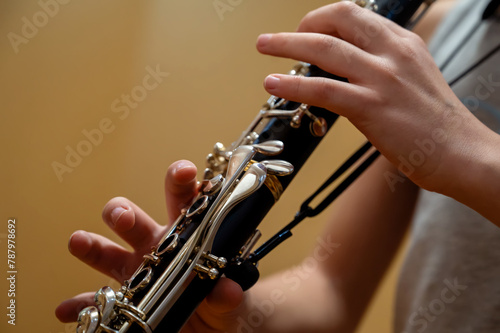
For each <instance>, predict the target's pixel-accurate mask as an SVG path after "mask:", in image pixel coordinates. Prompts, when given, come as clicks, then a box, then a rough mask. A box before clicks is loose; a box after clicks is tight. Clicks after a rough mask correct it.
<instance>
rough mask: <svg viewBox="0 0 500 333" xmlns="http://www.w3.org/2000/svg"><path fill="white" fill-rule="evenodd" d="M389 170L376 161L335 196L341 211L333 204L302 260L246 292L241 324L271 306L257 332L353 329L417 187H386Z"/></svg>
mask: <svg viewBox="0 0 500 333" xmlns="http://www.w3.org/2000/svg"><path fill="white" fill-rule="evenodd" d="M388 172H392V173H397V170H396V169H395V168H394V167H393V166H392V165H391V164H390V163H389V162H388V161H387V160H385V159H384V158H380V159H379V160H378V161H376V162H375V164H374V165H373V166H372V167H370V168H369V169H368V170H367V171H366V172H365V174H363V175H362V176H361V177H360V179H358V180H357V181H356V182H355V183H354V184H353V185H352V186H351V187H350V188H349V189H348V190H347V191H346V192H345V193H344V194H343V195H342V196H341V197H340V198H339V199H338V200H337V201H336V203H335V206H337V207H338V208H340V209H335V207H334V210H335V211H334V212H333V214H332V217H331V219H330V222H329V223H328V226H327V228H326V229H325V231H324V232H323V234H322V235H321V236H320V237H319V238H318V242H317V244H316V245H315V246H314V247H313V249H312V251H311V254H310V255H309V256H308V257H306V258H305V259H304V260H303V262H302V264H300V265H299V266H296V267H293V268H291V269H289V270H287V271H285V272H281V273H279V274H276V275H273V276H271V277H269V278H266V279H264V280H263V281H261V282H259V283H258V284H257V285H256V286H255V287H254V288H253V289H251V290H250V294H251V295H252V296H251V297H250V299H249V301H248V305H249V307H248V310H247V312H245V315H244V316H242V317H241V318H242V319H240V320H243V323H246V324H248V325H251V324H252V323H254V324H255V323H257V321H256V322H253V320H257V318H258V316H259V315H261V314H263V311H262V309H264V310H265V309H269V308H272V311H270V312H271V313H272V314H271V315H269V316H267V315H263V316H261V318H260V319H261V320H262V321H261V322H260V323H259V329H258V330H257V331H258V332H273V333H274V332H352V331H354V329H355V327H356V326H357V324H358V322H359V321H360V319H361V317H362V315H363V313H364V311H365V309H366V307H367V305H368V303H369V301H370V299H371V297H372V295H373V293H374V291H375V290H376V288H377V286H378V283H379V282H380V280H381V279H382V277H383V275H384V273H385V270H386V268H387V267H388V265H389V264H390V262H391V260H392V257H393V255H394V253H395V252H396V250H397V249H398V247H399V244H400V242H401V239H402V238H403V235H404V233H405V231H406V229H407V226H408V224H409V220H410V218H411V216H412V212H413V207H414V203H415V199H416V195H417V191H418V188H417V187H416V186H415V185H414V184H413V183H411V182H410V181H409V180H406V181H405V182H403V183H400V184H397V186H392V185H394V184H391V183H390V182H389V181H388V180H389V178H387V173H388ZM262 304H267V305H268V306H267V307H265V306H262ZM239 325H243V324H242V322H240V323H239Z"/></svg>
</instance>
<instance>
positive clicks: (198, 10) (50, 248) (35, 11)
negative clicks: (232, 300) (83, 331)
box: [0, 0, 399, 333]
mask: <svg viewBox="0 0 500 333" xmlns="http://www.w3.org/2000/svg"><path fill="white" fill-rule="evenodd" d="M326 3H327V1H319V0H309V1H295V0H286V1H285V0H275V1H244V0H231V1H230V0H209V1H181V0H174V1H154V0H151V1H123V0H122V1H117V0H109V1H94V0H90V1H78V0H72V1H70V0H40V1H34V0H30V1H1V2H0V35H1V36H2V38H1V42H0V97H1V98H0V100H1V102H2V104H1V121H0V126H1V127H0V135H1V142H2V147H3V148H2V163H1V173H0V177H1V188H2V190H1V198H0V205H1V216H0V219H1V224H0V245H1V246H0V248H1V251H0V253H2V256H3V257H2V258H1V259H0V262H1V265H0V267H1V269H2V275H6V274H7V273H6V272H7V271H8V268H7V266H6V265H7V258H6V256H7V255H6V253H7V233H8V230H7V223H8V220H9V219H11V218H15V219H16V239H15V240H16V249H15V250H16V258H15V261H16V269H17V271H18V273H17V280H16V297H15V300H16V326H12V325H8V324H7V319H8V318H7V319H6V313H7V310H6V307H7V306H8V302H9V297H8V296H7V289H8V288H7V287H8V286H7V284H6V279H5V277H4V278H2V279H0V280H1V281H2V282H1V284H0V285H1V291H0V308H1V309H3V310H2V313H1V316H0V318H2V319H1V321H0V331H1V332H47V333H66V332H73V331H74V328H75V324H63V323H60V322H58V321H57V319H56V318H55V316H54V309H55V307H56V306H57V305H58V304H59V302H60V301H62V300H64V299H66V298H69V297H71V296H73V295H75V294H78V293H80V292H83V291H90V290H96V289H97V288H100V287H101V286H103V285H109V284H111V285H113V286H114V287H117V286H118V283H117V282H113V281H111V280H110V279H109V278H107V277H105V276H102V275H100V274H99V273H97V272H94V271H92V270H91V269H89V268H88V267H86V266H85V265H84V264H82V263H80V262H79V261H78V260H76V259H75V258H73V257H72V256H71V255H70V254H69V252H68V251H67V241H68V239H69V236H70V235H71V234H72V233H73V232H74V231H75V230H77V229H85V230H88V231H92V232H96V233H101V234H104V235H105V236H107V237H109V238H111V239H114V240H117V237H115V236H114V235H113V234H112V232H110V231H109V230H108V229H107V228H106V227H105V225H104V223H102V221H101V209H102V207H103V206H104V204H105V203H106V202H107V201H108V200H109V199H111V198H112V197H115V196H125V197H128V198H130V199H131V200H132V201H135V202H136V203H137V204H138V205H139V206H141V207H142V208H143V209H144V210H146V211H147V212H148V213H149V214H150V215H151V216H152V217H154V218H155V219H156V220H157V221H158V222H159V223H164V222H165V221H166V218H167V215H166V211H165V208H164V194H163V179H164V175H165V172H166V170H167V167H168V165H169V164H170V163H172V162H173V161H175V160H178V159H190V160H192V161H194V162H195V163H196V164H197V165H200V166H202V165H203V163H204V158H205V156H206V155H207V153H209V152H211V149H212V147H213V144H214V143H215V142H217V141H220V142H223V143H225V144H226V145H229V144H230V143H231V142H232V141H234V140H235V139H236V138H237V137H238V136H239V134H240V133H241V131H242V130H243V129H245V128H246V127H247V125H248V124H249V122H250V121H251V120H252V119H253V117H254V115H255V114H256V113H257V111H258V110H259V107H260V106H261V105H262V104H263V103H264V102H265V101H266V100H267V94H266V92H265V91H264V89H263V88H262V81H263V79H264V77H265V76H266V75H267V74H269V73H272V72H278V73H283V72H287V71H288V70H289V69H290V68H291V66H292V65H293V62H292V61H287V60H282V59H275V58H270V57H266V56H262V55H259V54H258V53H257V52H256V50H255V41H256V38H257V36H258V35H259V34H260V33H263V32H278V31H291V30H294V29H295V27H296V26H297V24H298V22H299V20H300V19H301V18H302V16H303V15H304V14H305V13H307V12H308V11H310V10H312V9H315V8H317V7H319V6H322V5H325V4H326ZM151 72H157V73H160V74H158V75H157V76H155V80H149V81H148V83H147V84H146V85H145V83H144V82H143V80H144V78H145V77H146V76H147V75H150V74H151ZM145 88H147V89H145ZM127 95H129V96H131V95H132V96H133V98H130V99H128V100H127V97H126V96H127ZM98 132H99V133H101V134H97V133H98ZM90 137H91V138H93V139H92V140H91V139H90ZM363 141H364V140H363V137H362V136H361V135H360V134H359V133H358V132H357V131H356V130H355V129H353V128H352V127H351V126H350V125H349V124H348V123H347V122H345V121H344V120H341V121H339V122H338V123H337V124H336V125H335V127H334V129H333V130H332V131H331V133H330V134H329V135H328V137H327V138H326V139H325V142H324V143H323V144H322V146H321V147H320V148H319V150H318V151H317V152H316V153H315V154H314V156H313V157H312V158H311V160H310V162H309V163H308V164H307V165H306V166H305V167H304V169H303V170H302V171H301V173H300V174H299V176H298V177H297V178H296V180H295V182H294V183H293V184H292V186H291V187H290V188H289V190H288V191H287V192H286V193H285V195H284V196H283V197H282V199H281V201H280V202H279V203H278V204H277V206H276V208H275V209H274V210H273V211H272V213H271V214H270V215H269V216H268V218H267V219H266V220H265V221H264V222H263V224H262V228H261V230H262V232H263V234H264V237H263V238H266V236H267V237H269V236H271V235H272V233H273V232H276V231H277V230H278V229H280V228H281V227H282V226H283V225H284V224H285V223H287V222H288V221H289V220H291V219H292V217H293V214H294V213H295V211H296V210H297V208H298V206H299V205H300V203H301V202H302V200H303V199H304V198H305V196H307V195H308V194H309V193H311V192H312V191H314V190H315V189H316V188H317V186H318V185H319V184H320V182H321V181H323V180H324V179H325V178H326V177H327V176H329V174H330V173H331V171H332V170H333V169H334V167H335V166H337V165H338V164H339V163H340V162H341V161H342V160H343V159H344V158H345V157H346V156H347V155H348V154H350V153H351V152H352V151H353V150H354V149H355V148H356V147H358V146H359V145H360V144H361V143H362V142H363ZM200 169H203V167H201V168H200ZM333 209H335V207H333ZM328 215H329V213H328V212H326V213H323V215H322V216H320V217H319V218H316V219H314V220H310V221H307V222H304V224H303V225H302V226H300V227H299V228H298V229H297V230H296V231H295V233H294V234H295V235H294V237H292V238H291V239H289V240H287V242H286V243H285V244H283V245H282V246H281V247H280V248H278V249H277V250H276V251H275V252H274V253H273V254H272V255H270V256H269V257H268V258H267V259H266V260H264V262H262V263H261V271H262V274H263V275H267V274H271V273H272V272H275V271H277V270H280V269H283V268H286V267H290V266H292V265H297V264H298V263H299V262H300V261H301V260H302V259H303V258H304V257H305V256H307V255H308V254H309V253H310V251H311V249H312V248H313V246H314V243H315V241H316V237H317V235H318V233H319V232H320V230H321V229H322V227H323V225H324V221H325V220H326V219H327V218H328ZM340 249H341V247H340V248H339V251H340ZM398 263H399V260H396V263H395V264H394V265H393V268H392V269H391V272H390V273H389V274H388V276H387V277H386V280H385V282H384V285H383V286H382V288H381V289H380V290H379V293H378V294H377V297H376V299H375V300H374V302H373V304H372V306H371V308H370V310H369V312H368V313H367V315H366V317H365V319H364V322H363V324H362V325H361V327H360V328H359V332H387V331H389V329H390V326H391V319H392V316H391V308H392V297H393V285H394V281H395V272H396V270H397V267H398ZM4 312H5V313H4Z"/></svg>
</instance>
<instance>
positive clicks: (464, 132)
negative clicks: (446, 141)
mask: <svg viewBox="0 0 500 333" xmlns="http://www.w3.org/2000/svg"><path fill="white" fill-rule="evenodd" d="M471 118H472V119H469V121H468V122H467V123H466V126H464V127H462V128H461V131H459V132H458V133H460V138H455V141H456V142H453V143H452V144H451V145H450V146H452V147H453V148H452V149H451V153H450V154H449V156H448V158H447V162H446V163H443V165H446V166H447V167H446V169H445V170H442V171H444V172H442V179H443V181H442V182H440V184H439V187H438V188H437V189H436V192H439V193H442V194H444V195H447V196H449V197H452V198H454V199H455V200H457V201H459V202H461V203H463V204H465V205H466V206H468V207H470V208H472V209H474V210H475V211H477V212H478V213H480V214H481V215H483V216H485V217H486V218H488V219H490V220H492V221H493V222H495V221H496V224H498V222H499V221H500V219H499V217H498V216H500V214H497V212H496V208H495V207H497V206H498V205H497V203H498V200H499V199H500V186H499V184H500V149H499V147H500V136H499V135H498V134H496V133H495V132H493V131H491V130H490V129H489V128H487V127H486V126H485V125H484V124H482V123H481V122H480V121H479V120H477V119H476V118H475V117H473V116H471ZM497 215H498V216H497Z"/></svg>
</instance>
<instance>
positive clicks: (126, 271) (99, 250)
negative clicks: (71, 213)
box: [68, 230, 140, 282]
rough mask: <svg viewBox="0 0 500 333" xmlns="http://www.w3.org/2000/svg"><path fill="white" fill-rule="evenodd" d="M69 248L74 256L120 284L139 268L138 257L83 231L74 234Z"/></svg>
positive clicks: (106, 240) (99, 236)
mask: <svg viewBox="0 0 500 333" xmlns="http://www.w3.org/2000/svg"><path fill="white" fill-rule="evenodd" d="M68 248H69V251H70V253H71V254H72V255H74V256H75V257H77V258H78V259H80V260H81V261H83V262H84V263H86V264H87V265H89V266H90V267H92V268H94V269H96V270H98V271H99V272H101V273H104V274H106V275H107V276H109V277H111V278H113V279H115V280H117V281H119V282H122V281H123V280H125V279H126V278H128V277H129V276H130V275H131V274H132V273H133V270H134V269H135V268H136V266H137V263H136V261H137V260H138V259H136V258H135V257H136V256H134V255H133V254H132V253H130V252H129V251H127V250H126V249H124V248H123V247H121V246H119V245H118V244H116V243H114V242H112V241H111V240H109V239H107V238H105V237H103V236H101V235H97V234H94V233H90V232H86V231H82V230H79V231H76V232H74V233H73V235H71V237H70V239H69V243H68ZM138 258H139V259H140V257H138Z"/></svg>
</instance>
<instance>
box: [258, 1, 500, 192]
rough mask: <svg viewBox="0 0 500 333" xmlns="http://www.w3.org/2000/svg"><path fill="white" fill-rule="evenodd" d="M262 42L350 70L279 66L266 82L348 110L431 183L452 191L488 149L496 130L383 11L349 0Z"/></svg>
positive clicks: (274, 51)
mask: <svg viewBox="0 0 500 333" xmlns="http://www.w3.org/2000/svg"><path fill="white" fill-rule="evenodd" d="M257 48H258V50H259V51H260V52H261V53H264V54H268V55H273V56H279V57H286V58H292V59H296V60H300V61H305V62H308V63H312V64H315V65H317V66H319V67H320V68H322V69H323V70H325V71H327V72H330V73H333V74H335V75H338V76H342V77H345V78H347V79H348V80H349V83H345V82H340V81H336V80H331V79H325V78H318V77H313V78H306V77H297V76H288V75H279V74H273V75H270V76H268V77H267V78H266V80H265V83H264V86H265V88H266V90H267V91H268V92H269V93H271V94H273V95H276V96H279V97H283V98H285V99H289V100H294V101H298V102H303V103H307V104H310V105H315V106H319V107H323V108H326V109H328V110H331V111H333V112H335V113H338V114H340V115H342V116H345V117H347V118H348V119H349V120H350V121H351V122H352V123H353V124H354V125H355V126H356V127H357V128H358V129H359V130H360V131H361V132H363V133H364V134H365V135H366V137H367V138H368V139H369V140H370V141H371V142H372V143H373V144H374V146H375V147H376V148H377V149H379V150H380V151H381V153H382V154H384V155H385V156H386V157H387V158H388V159H389V161H391V162H392V163H393V164H394V165H396V166H397V167H400V170H401V171H402V172H405V173H406V175H407V176H408V177H409V178H410V179H412V180H413V181H414V182H415V183H416V184H417V185H420V186H421V187H423V188H426V189H429V190H435V191H440V192H446V191H448V190H449V189H448V188H447V187H449V186H450V184H451V183H452V182H453V179H454V177H457V176H459V177H460V175H457V174H456V173H458V174H460V173H461V172H463V168H464V162H467V161H471V160H474V159H477V158H480V157H478V156H480V155H482V154H483V155H484V154H486V153H487V149H488V148H486V147H487V145H486V146H485V144H484V143H485V142H491V140H490V139H491V133H492V132H491V131H489V130H488V129H487V128H486V127H485V126H484V125H483V124H482V123H480V122H479V121H478V120H477V119H476V118H475V117H474V116H473V115H472V114H471V113H470V112H469V111H468V110H467V108H466V107H465V106H464V105H462V103H461V102H460V101H459V99H458V98H457V97H456V96H455V94H454V93H453V92H452V90H451V89H450V87H449V86H448V84H447V82H446V81H445V80H444V78H443V76H442V75H441V73H440V71H439V69H438V68H437V66H436V64H435V63H434V61H433V59H432V57H431V55H430V54H429V52H428V51H427V48H426V46H425V44H424V42H423V41H422V39H421V38H420V37H418V36H417V35H416V34H414V33H412V32H410V31H407V30H406V29H404V28H402V27H400V26H398V25H397V24H395V23H393V22H391V21H389V20H387V19H385V18H383V17H381V16H380V15H378V14H375V13H373V12H371V11H369V10H365V9H363V8H361V7H358V6H357V5H354V4H353V3H351V2H344V1H341V2H338V3H335V4H332V5H329V6H325V7H322V8H320V9H317V10H315V11H312V12H310V13H309V14H308V15H307V16H305V17H304V19H303V20H302V22H301V23H300V25H299V27H298V30H297V32H296V33H278V34H266V35H261V36H260V37H259V39H258V42H257ZM422 147H424V151H423V153H425V154H422V153H420V154H417V155H418V157H423V159H422V158H420V159H418V160H417V159H416V158H415V157H417V155H415V154H416V153H415V152H417V151H418V150H421V149H422ZM425 148H427V151H425ZM412 154H413V156H412ZM412 157H413V158H412ZM403 159H404V160H406V161H409V162H410V163H412V164H413V165H411V168H401V164H402V163H401V161H402V160H403ZM412 160H413V161H412ZM453 173H455V174H453Z"/></svg>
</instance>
